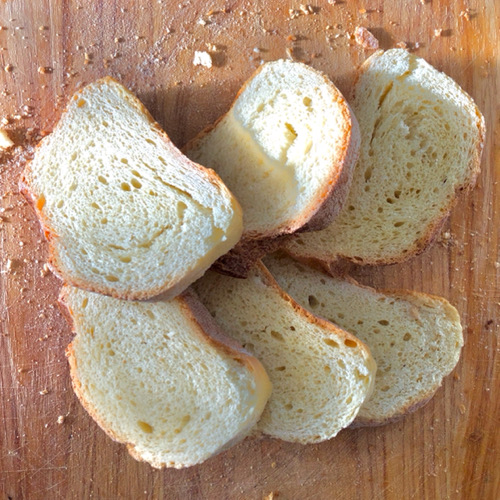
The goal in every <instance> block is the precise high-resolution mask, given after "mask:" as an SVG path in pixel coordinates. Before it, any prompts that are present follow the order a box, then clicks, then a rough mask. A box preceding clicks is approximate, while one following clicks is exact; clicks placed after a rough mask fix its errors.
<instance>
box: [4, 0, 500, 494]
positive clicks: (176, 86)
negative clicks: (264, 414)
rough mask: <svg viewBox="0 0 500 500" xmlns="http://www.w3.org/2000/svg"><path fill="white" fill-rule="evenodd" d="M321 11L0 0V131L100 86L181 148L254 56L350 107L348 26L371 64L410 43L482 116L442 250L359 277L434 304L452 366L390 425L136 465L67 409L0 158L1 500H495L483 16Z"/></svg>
mask: <svg viewBox="0 0 500 500" xmlns="http://www.w3.org/2000/svg"><path fill="white" fill-rule="evenodd" d="M332 3H334V2H330V3H329V2H327V1H323V2H319V1H318V2H312V3H311V5H312V6H313V11H314V13H312V14H309V15H305V14H304V13H303V12H301V13H300V15H299V16H297V17H296V18H294V19H290V17H293V16H290V13H289V9H290V8H294V9H299V8H300V7H299V6H300V2H298V1H297V2H286V1H284V0H280V1H276V2H272V1H259V2H252V3H251V4H250V2H243V1H238V0H234V1H231V0H228V1H226V2H224V1H222V0H214V1H213V2H202V1H196V0H178V1H175V2H169V1H167V0H163V1H162V0H160V1H156V0H155V1H151V2H146V1H143V2H119V1H113V0H109V1H108V0H107V1H104V0H101V1H90V0H76V1H72V2H68V1H64V2H62V1H61V2H57V1H52V2H51V1H46V0H37V1H27V0H25V1H20V0H19V1H9V0H7V1H5V0H4V1H2V2H0V25H1V26H2V29H1V30H0V48H1V50H0V64H1V65H0V118H2V117H9V118H10V122H11V123H10V124H9V125H7V126H6V128H7V129H9V130H11V131H13V136H15V137H16V140H17V141H18V143H19V142H21V141H22V140H23V137H24V136H25V134H26V129H28V128H30V127H34V128H36V129H40V130H43V131H48V130H50V128H51V126H52V125H53V123H54V122H55V120H57V118H58V117H59V115H60V113H61V109H62V107H63V105H64V104H65V102H66V101H67V99H68V97H69V96H70V95H71V94H72V93H73V91H74V90H75V89H76V88H78V87H79V86H81V85H82V84H84V83H87V82H90V81H92V80H93V79H95V78H97V77H100V76H104V75H107V74H110V75H113V76H115V77H116V78H118V79H119V80H121V81H122V82H123V83H124V84H125V85H127V86H129V87H130V88H132V89H133V90H134V91H136V92H137V94H138V95H139V97H140V98H141V99H142V100H143V101H144V103H145V104H146V106H147V107H148V108H149V109H150V111H151V112H152V114H153V115H154V117H155V118H156V119H157V120H158V121H159V122H160V124H161V125H163V127H164V128H165V129H166V131H167V132H168V133H169V134H170V136H171V138H172V140H173V141H174V142H175V143H176V144H177V145H179V146H181V145H183V144H184V143H185V142H186V141H187V140H188V139H190V138H191V137H192V136H193V135H194V134H195V133H197V132H198V131H199V130H201V129H202V128H203V127H205V126H206V125H207V124H209V123H210V122H212V121H213V120H214V119H215V118H217V117H218V116H219V115H220V114H222V113H223V112H224V111H226V110H227V109H228V107H229V105H230V103H231V101H232V99H233V97H234V95H235V93H236V91H237V90H238V88H239V87H240V85H241V84H242V82H243V81H244V80H245V79H246V78H247V77H248V76H249V75H250V74H251V73H252V72H253V71H254V69H255V68H257V67H258V65H259V64H260V61H261V60H263V61H268V60H273V59H276V58H280V57H288V55H293V56H294V57H296V58H298V59H301V60H304V61H306V62H309V63H310V64H311V65H312V66H314V67H315V68H317V69H320V70H323V71H325V72H326V73H327V74H328V75H329V76H330V77H331V78H332V79H333V81H334V82H335V83H336V84H337V86H338V87H339V88H340V89H341V90H342V91H343V92H345V93H348V92H349V90H350V87H351V83H352V80H353V76H354V73H355V70H356V67H357V65H358V64H359V63H361V62H362V61H363V60H364V59H365V58H366V57H367V56H368V55H369V54H370V51H366V50H364V49H362V48H361V47H359V46H357V45H356V44H355V42H354V41H353V40H350V39H349V37H348V33H352V32H353V30H354V27H356V26H357V25H362V26H366V27H368V28H370V29H371V30H372V32H373V33H374V34H375V35H376V36H377V37H378V39H379V40H380V44H381V47H382V48H384V49H387V48H390V47H394V46H395V45H396V44H397V43H398V42H403V41H404V42H407V43H408V45H409V46H410V47H411V48H412V49H413V50H414V51H415V53H416V54H418V55H421V56H423V57H425V58H426V59H427V60H428V61H429V62H431V63H432V64H433V65H435V66H436V67H437V68H439V69H441V70H443V71H445V72H446V73H447V74H448V75H450V76H451V77H453V78H455V79H456V80H457V82H458V83H459V84H460V85H461V86H462V87H463V88H464V89H465V90H467V91H468V92H469V93H470V94H471V95H472V96H473V97H474V99H475V100H476V102H477V104H478V105H479V107H480V109H481V110H482V111H483V113H484V115H485V118H486V124H487V129H488V131H487V142H486V147H485V151H484V156H483V165H482V172H481V176H480V178H479V181H478V185H477V187H476V189H475V190H474V191H473V192H472V193H470V194H468V195H466V196H464V197H463V198H461V200H460V202H459V203H458V205H457V207H456V208H455V210H454V211H453V213H452V216H451V219H450V221H449V223H447V225H446V226H445V229H444V231H445V233H447V234H446V237H445V238H441V240H440V241H439V242H438V243H437V244H436V245H435V246H434V247H433V248H432V249H430V250H429V251H427V252H426V253H425V254H423V255H422V256H420V257H418V258H416V259H414V260H413V261H411V262H408V263H406V264H404V265H399V266H394V267H387V268H384V269H382V268H381V269H371V270H363V271H360V272H359V273H358V277H360V279H361V281H363V282H364V283H367V284H373V285H376V286H384V287H389V288H402V287H405V288H413V289H417V290H423V291H426V292H429V293H434V294H438V295H442V296H444V297H446V298H447V299H448V300H450V301H451V302H452V303H453V304H454V305H455V306H456V307H457V308H458V310H459V312H460V315H461V318H462V321H463V325H464V332H465V339H466V343H465V347H464V349H463V355H462V358H461V361H460V363H459V365H458V367H457V369H456V370H455V371H454V373H453V374H452V375H451V376H450V377H448V378H447V379H446V380H445V383H444V385H443V387H442V388H441V389H440V390H439V391H438V392H437V394H436V396H435V398H434V399H433V400H432V401H431V402H430V403H429V404H428V405H427V406H426V407H425V408H423V409H420V410H419V411H417V412H416V413H415V414H413V415H411V416H409V417H408V418H406V419H405V420H403V421H401V422H399V423H396V424H392V425H388V426H385V427H382V428H375V429H361V430H344V431H343V432H341V433H340V435H339V436H338V437H337V438H335V439H334V440H332V441H330V442H326V443H322V444H319V445H314V446H299V445H292V444H286V443H283V442H280V441H277V440H271V439H262V440H255V439H250V440H246V441H245V442H243V443H241V444H240V445H238V446H236V447H235V448H233V449H231V450H229V451H227V452H225V453H223V454H222V455H220V456H218V457H216V458H213V459H211V460H209V461H207V462H206V463H204V464H202V465H200V466H197V467H194V468H191V469H187V470H179V471H178V470H163V471H158V470H154V469H152V468H151V467H150V466H149V465H147V464H143V463H138V462H135V461H134V460H133V459H132V458H130V457H129V456H128V454H127V452H126V451H125V449H124V447H123V446H122V445H119V444H117V443H114V442H112V441H111V440H110V439H108V438H107V437H106V436H105V435H104V433H103V432H102V431H101V430H100V429H99V428H98V427H97V426H96V424H94V422H93V421H92V420H91V419H90V418H89V417H88V416H87V414H86V413H85V412H84V410H83V409H82V407H81V406H80V404H79V402H78V401H77V399H76V398H75V396H74V395H73V392H72V390H71V387H70V382H69V377H68V366H67V362H66V359H65V356H64V349H65V347H66V345H67V344H68V343H69V341H70V340H71V333H70V330H69V327H68V325H67V324H66V323H65V322H64V320H63V319H62V317H61V315H60V313H59V311H58V309H57V306H56V297H57V292H58V287H59V282H58V280H57V279H56V278H55V277H54V276H52V275H50V274H46V273H45V272H44V270H43V263H44V262H45V259H46V245H45V243H44V241H43V238H42V236H41V234H40V230H39V227H38V224H37V222H36V220H35V219H34V216H33V213H32V211H31V209H30V208H29V207H28V206H27V205H26V203H25V202H24V201H23V199H22V198H21V197H20V195H19V194H18V190H17V177H18V175H19V173H20V166H19V165H17V164H13V163H9V162H8V161H7V160H5V159H4V161H3V162H2V164H1V165H0V185H1V188H2V201H1V207H2V208H1V213H0V216H1V219H0V266H1V269H0V271H1V274H0V298H1V302H0V329H1V330H0V419H1V424H0V493H1V494H2V495H3V496H2V497H1V498H2V500H3V499H5V500H7V499H15V500H20V499H29V500H36V499H59V498H64V499H73V498H74V499H83V498H85V499H86V498H97V499H117V498H130V499H138V498H149V499H158V498H169V499H199V498H202V499H205V498H206V499H261V498H263V497H265V496H266V495H269V494H271V493H273V494H274V496H275V498H279V499H309V498H311V499H331V498H335V499H370V500H371V499H382V498H387V499H402V498H404V499H410V498H413V499H447V498H450V499H455V498H460V499H494V498H499V497H500V491H499V476H500V467H499V461H500V457H499V451H498V444H499V438H498V435H499V432H498V428H499V416H500V412H499V410H500V407H499V396H498V388H499V387H498V377H499V363H498V360H499V356H498V345H497V335H498V333H497V332H498V323H499V310H500V295H499V287H498V276H499V264H498V262H499V261H500V257H499V255H498V248H499V240H498V226H499V217H500V211H499V208H500V206H499V203H500V202H499V199H500V197H499V189H498V180H499V179H498V178H499V160H500V151H499V146H500V129H499V123H498V118H499V114H498V110H499V97H498V96H499V95H500V79H499V67H498V65H497V64H498V62H497V61H498V42H499V39H498V35H499V30H500V23H499V15H500V6H499V3H498V1H495V0H485V1H480V0H477V1H455V2H448V1H438V0H432V1H429V2H425V3H424V4H423V3H422V2H421V1H419V0H400V1H389V0H387V1H366V2H361V1H351V0H349V1H344V2H342V1H338V2H335V4H334V5H332ZM141 4H142V6H141ZM210 11H212V12H210ZM436 30H438V31H436ZM439 30H442V31H441V32H440V31H439ZM207 44H212V45H207ZM214 46H215V47H214ZM195 50H210V51H212V52H213V60H214V66H213V67H212V68H211V69H207V68H203V67H200V66H198V67H195V66H193V64H192V61H193V55H194V51H195ZM86 54H87V55H86ZM3 68H6V69H5V71H4V69H3ZM39 68H46V69H39ZM25 106H28V107H25ZM33 133H34V132H31V131H29V130H28V135H30V134H33ZM447 236H449V238H447ZM59 417H60V418H59ZM58 418H59V421H61V420H62V419H64V421H63V422H62V423H58Z"/></svg>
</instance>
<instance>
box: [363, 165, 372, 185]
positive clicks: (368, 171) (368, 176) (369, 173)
mask: <svg viewBox="0 0 500 500" xmlns="http://www.w3.org/2000/svg"><path fill="white" fill-rule="evenodd" d="M372 171H373V169H372V168H370V167H369V168H367V169H366V170H365V182H367V181H369V180H370V179H371V177H372Z"/></svg>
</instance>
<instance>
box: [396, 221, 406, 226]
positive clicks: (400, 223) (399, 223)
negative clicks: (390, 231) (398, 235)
mask: <svg viewBox="0 0 500 500" xmlns="http://www.w3.org/2000/svg"><path fill="white" fill-rule="evenodd" d="M403 224H404V222H403V221H399V222H395V223H394V227H401V226H402V225H403Z"/></svg>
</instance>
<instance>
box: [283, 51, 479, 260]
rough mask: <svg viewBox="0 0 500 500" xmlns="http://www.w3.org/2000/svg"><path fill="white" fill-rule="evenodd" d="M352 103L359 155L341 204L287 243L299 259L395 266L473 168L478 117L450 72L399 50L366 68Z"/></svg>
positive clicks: (469, 182) (436, 224)
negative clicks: (332, 215)
mask: <svg viewBox="0 0 500 500" xmlns="http://www.w3.org/2000/svg"><path fill="white" fill-rule="evenodd" d="M352 107H353V110H354V112H355V114H356V117H357V119H358V121H359V124H360V129H361V152H360V157H359V161H358V163H357V165H356V168H355V170H354V177H353V182H352V185H351V190H350V192H349V196H348V199H347V201H346V203H345V205H344V208H343V210H342V211H341V213H340V214H339V216H338V217H337V218H336V219H335V221H334V222H333V223H332V224H331V225H330V226H329V227H327V228H326V229H325V230H323V231H319V232H316V233H308V234H301V235H297V236H294V237H293V238H292V239H291V240H290V241H287V242H286V243H285V247H286V250H287V251H288V252H289V253H291V254H293V255H294V256H295V257H297V258H301V259H313V260H316V261H321V262H323V263H326V264H327V265H335V263H336V262H337V261H339V263H341V261H342V260H344V259H347V260H349V261H352V262H356V263H358V264H370V265H373V264H391V263H395V262H400V261H403V260H405V259H407V258H409V257H411V256H413V255H416V254H418V253H420V252H421V251H423V250H424V249H425V248H426V247H427V246H428V245H429V244H430V243H431V242H432V240H433V238H434V237H435V236H436V235H437V233H438V231H439V229H440V228H441V226H442V224H443V222H444V221H445V219H446V217H447V216H448V214H449V212H450V210H451V208H452V207H453V205H454V204H455V201H456V198H457V194H458V193H459V192H460V191H462V190H464V189H469V188H472V187H473V186H474V184H475V181H476V177H477V175H478V173H479V168H480V160H481V153H482V149H483V143H484V137H485V125H484V119H483V117H482V115H481V113H480V111H479V110H478V108H477V106H476V105H475V104H474V101H473V100H472V99H471V97H469V96H468V95H467V94H466V93H465V92H464V91H463V90H462V89H461V88H460V87H459V86H458V85H457V84H456V83H455V82H454V81H453V80H452V79H451V78H449V77H448V76H446V75H445V74H443V73H440V72H439V71H437V70H436V69H435V68H433V67H432V66H431V65H430V64H428V63H427V62H426V61H424V60H423V59H421V58H419V57H417V56H415V55H413V54H409V53H408V52H406V51H405V50H403V49H393V50H388V51H387V52H382V51H380V52H376V53H375V54H374V55H372V56H371V57H370V58H369V59H368V60H367V61H366V62H365V63H364V64H363V66H362V68H361V71H360V74H359V77H358V80H357V83H356V85H355V88H354V99H353V101H352Z"/></svg>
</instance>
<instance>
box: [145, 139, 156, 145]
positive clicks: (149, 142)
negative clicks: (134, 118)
mask: <svg viewBox="0 0 500 500" xmlns="http://www.w3.org/2000/svg"><path fill="white" fill-rule="evenodd" d="M146 142H147V143H148V144H152V145H153V146H156V142H155V141H153V140H151V139H146Z"/></svg>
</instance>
